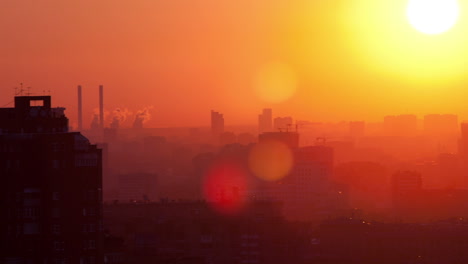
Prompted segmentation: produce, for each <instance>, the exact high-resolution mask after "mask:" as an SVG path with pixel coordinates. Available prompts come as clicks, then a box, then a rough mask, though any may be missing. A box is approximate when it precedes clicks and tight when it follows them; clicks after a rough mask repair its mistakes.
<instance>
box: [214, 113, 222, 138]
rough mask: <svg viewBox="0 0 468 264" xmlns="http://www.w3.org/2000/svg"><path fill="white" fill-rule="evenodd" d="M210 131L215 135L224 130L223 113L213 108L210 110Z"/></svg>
mask: <svg viewBox="0 0 468 264" xmlns="http://www.w3.org/2000/svg"><path fill="white" fill-rule="evenodd" d="M211 132H212V133H213V135H215V136H219V135H221V134H222V133H223V132H224V117H223V114H221V113H219V112H215V111H213V110H211Z"/></svg>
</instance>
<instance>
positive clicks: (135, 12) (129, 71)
mask: <svg viewBox="0 0 468 264" xmlns="http://www.w3.org/2000/svg"><path fill="white" fill-rule="evenodd" d="M406 2H407V1H405V0H398V1H390V0H383V1H371V0H356V1H351V2H350V1H341V0H330V1H305V0H295V1H282V0H274V1H270V0H269V1H265V0H261V1H255V2H252V1H247V0H241V1H212V0H209V1H203V2H201V1H186V0H177V1H149V0H142V1H136V2H128V1H121V0H118V1H99V2H96V1H67V2H62V1H54V0H47V1H41V2H29V1H22V0H20V1H5V2H3V3H2V4H1V5H2V8H1V9H0V12H1V13H0V17H1V20H2V23H1V24H0V32H1V33H2V36H3V37H2V38H3V39H4V41H3V44H2V46H1V49H0V54H1V57H2V60H1V62H0V69H1V71H2V78H1V79H0V82H1V84H2V87H3V88H2V89H1V91H0V98H2V101H1V103H2V104H6V103H8V102H10V101H11V100H10V98H11V96H12V95H13V94H14V89H13V88H14V87H15V86H19V83H24V84H25V86H28V87H32V88H31V92H32V93H35V94H43V91H44V90H45V91H49V90H50V91H51V92H50V93H51V94H52V95H54V96H55V98H56V99H55V101H56V102H57V104H58V105H61V106H66V107H67V113H68V116H69V117H70V119H71V124H72V125H74V124H76V120H75V117H76V107H75V105H76V104H75V99H74V98H73V97H72V96H70V94H74V93H75V87H76V85H79V84H80V85H82V86H83V89H84V93H83V96H84V97H83V99H84V100H83V103H84V111H85V113H84V118H85V121H84V122H85V124H90V122H91V118H92V113H93V110H94V109H95V108H97V107H98V101H97V97H96V96H95V94H96V90H95V89H96V87H97V86H98V85H99V84H104V85H106V88H107V94H106V110H107V111H109V112H111V111H113V110H114V109H115V108H128V109H130V110H131V111H132V112H136V111H138V110H140V109H142V108H143V107H147V106H154V110H153V118H152V120H151V121H149V123H148V126H151V127H164V126H200V125H207V124H208V123H209V120H208V119H207V116H206V114H205V113H206V111H209V110H210V109H223V112H224V113H225V115H226V116H227V117H229V124H234V125H239V124H254V123H255V122H256V120H255V119H254V117H253V116H252V115H251V113H253V112H256V111H258V109H261V108H264V107H273V106H274V107H275V109H276V112H277V113H279V114H282V115H294V116H295V117H297V118H298V119H308V120H309V119H311V120H312V119H313V120H318V121H333V122H338V121H342V120H369V121H378V120H380V119H381V117H382V116H384V115H387V114H404V113H415V114H418V115H424V114H430V113H457V114H459V115H460V117H461V120H465V119H468V112H467V110H466V109H465V108H464V98H466V96H467V95H468V94H467V92H466V89H465V86H466V78H465V73H466V69H465V67H464V66H463V62H464V61H465V60H466V58H467V56H468V54H467V51H466V49H465V48H464V47H465V46H466V44H467V41H468V37H466V36H465V35H466V34H464V28H466V24H467V23H468V22H467V19H466V17H465V16H460V18H459V19H458V21H457V22H458V23H457V24H456V25H455V26H454V27H453V28H452V29H451V30H450V31H448V32H445V33H444V34H441V35H436V36H431V35H425V34H421V33H420V32H418V31H417V30H415V29H414V28H412V27H411V25H410V24H409V23H408V21H407V18H406V16H405V12H404V11H405V8H406ZM460 8H461V12H464V11H465V9H466V8H467V7H466V4H465V3H464V2H461V3H460ZM271 64H281V65H284V67H286V68H287V69H286V71H290V72H291V74H292V77H291V78H293V81H294V84H295V85H294V87H292V88H291V89H293V92H292V95H291V96H290V97H287V99H282V100H279V99H278V100H271V98H268V97H266V98H265V96H262V95H261V94H259V92H258V89H257V88H256V80H257V79H258V78H259V77H258V75H259V74H261V73H262V71H264V69H265V68H268V67H269V65H271ZM267 71H268V70H267ZM281 72H282V71H281V70H280V75H281ZM272 74H275V73H272ZM283 74H286V75H287V74H288V72H287V73H284V72H283ZM267 75H268V73H267ZM276 75H277V73H276ZM267 78H273V77H267ZM275 78H282V77H281V76H279V77H278V76H276V77H275ZM285 78H289V77H288V76H286V77H285ZM282 88H284V87H281V88H279V89H282ZM285 89H288V88H285ZM280 99H281V98H280ZM174 106H177V107H174ZM127 125H128V126H130V123H128V124H127Z"/></svg>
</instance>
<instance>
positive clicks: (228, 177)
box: [203, 161, 247, 215]
mask: <svg viewBox="0 0 468 264" xmlns="http://www.w3.org/2000/svg"><path fill="white" fill-rule="evenodd" d="M246 176H247V173H246V171H245V170H244V169H243V168H242V167H241V166H240V165H238V164H236V163H235V162H231V161H221V162H217V163H216V164H214V165H213V166H212V167H211V168H210V169H209V170H208V172H207V174H206V175H205V180H204V184H203V193H204V195H205V198H206V200H207V201H208V202H209V203H210V204H211V205H212V206H213V208H214V209H215V210H216V211H217V212H219V213H221V214H226V215H234V214H237V213H239V212H240V211H241V210H242V209H243V208H244V206H245V204H246V199H245V197H246V195H245V194H246V190H247V178H246Z"/></svg>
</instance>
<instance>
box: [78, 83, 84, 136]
mask: <svg viewBox="0 0 468 264" xmlns="http://www.w3.org/2000/svg"><path fill="white" fill-rule="evenodd" d="M82 106H83V105H82V97H81V85H78V131H82V130H83V108H82Z"/></svg>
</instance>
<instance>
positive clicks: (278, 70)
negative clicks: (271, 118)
mask: <svg viewBox="0 0 468 264" xmlns="http://www.w3.org/2000/svg"><path fill="white" fill-rule="evenodd" d="M296 86H297V78H296V74H295V73H294V70H293V69H292V68H291V67H290V66H289V65H287V64H284V63H279V62H275V63H269V64H266V65H265V66H263V67H262V68H261V69H260V71H259V72H258V74H257V76H256V78H255V80H254V88H255V90H256V92H257V95H258V96H259V97H260V99H262V100H264V101H266V102H269V103H280V102H283V101H286V100H288V99H289V98H291V97H292V96H293V95H294V93H295V92H296Z"/></svg>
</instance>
